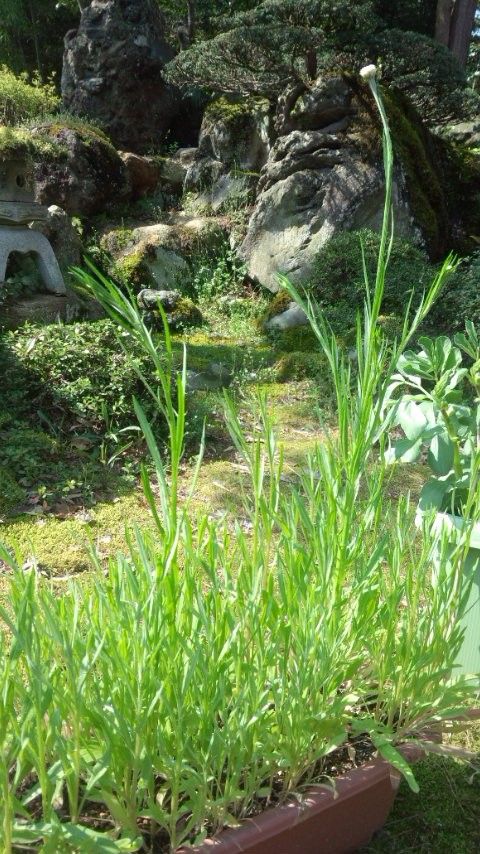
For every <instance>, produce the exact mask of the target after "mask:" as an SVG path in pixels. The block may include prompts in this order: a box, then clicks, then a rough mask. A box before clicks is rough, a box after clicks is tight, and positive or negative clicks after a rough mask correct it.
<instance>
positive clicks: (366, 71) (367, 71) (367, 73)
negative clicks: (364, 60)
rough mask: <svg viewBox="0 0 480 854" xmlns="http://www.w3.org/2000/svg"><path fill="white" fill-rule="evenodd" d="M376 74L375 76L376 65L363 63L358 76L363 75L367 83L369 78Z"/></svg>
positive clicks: (374, 76)
mask: <svg viewBox="0 0 480 854" xmlns="http://www.w3.org/2000/svg"><path fill="white" fill-rule="evenodd" d="M376 76H377V66H376V65H365V66H364V68H361V69H360V77H363V79H364V80H366V81H367V83H369V82H370V80H375V78H376Z"/></svg>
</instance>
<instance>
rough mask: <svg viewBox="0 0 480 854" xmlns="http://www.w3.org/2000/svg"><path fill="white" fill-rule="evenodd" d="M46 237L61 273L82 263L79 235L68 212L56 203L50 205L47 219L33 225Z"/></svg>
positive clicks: (81, 247)
mask: <svg viewBox="0 0 480 854" xmlns="http://www.w3.org/2000/svg"><path fill="white" fill-rule="evenodd" d="M35 229H36V230H37V231H41V232H42V234H44V235H45V237H47V238H48V240H49V241H50V244H51V246H52V249H53V251H54V252H55V256H56V259H57V261H58V263H59V266H60V269H61V271H62V273H63V274H64V275H65V274H66V273H67V272H68V270H69V269H70V267H78V266H80V264H81V263H82V255H83V245H82V240H81V237H80V235H79V233H78V231H77V230H76V228H74V226H73V225H72V221H71V219H70V217H69V216H68V214H66V213H65V211H64V210H62V208H59V207H58V205H50V207H49V208H48V211H47V219H46V221H45V222H44V223H42V224H38V225H36V226H35Z"/></svg>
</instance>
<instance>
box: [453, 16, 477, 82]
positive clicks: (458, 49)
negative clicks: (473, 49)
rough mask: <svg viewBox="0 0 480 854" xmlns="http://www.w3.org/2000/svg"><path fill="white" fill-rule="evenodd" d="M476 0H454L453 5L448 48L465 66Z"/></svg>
mask: <svg viewBox="0 0 480 854" xmlns="http://www.w3.org/2000/svg"><path fill="white" fill-rule="evenodd" d="M476 9H477V0H456V3H455V5H454V7H453V14H452V25H451V29H450V40H449V45H448V46H449V48H450V50H451V51H452V53H453V54H455V56H456V57H457V59H458V61H459V62H460V65H462V66H463V68H465V66H466V64H467V60H468V50H469V47H470V42H471V40H472V32H473V25H474V23H475V12H476Z"/></svg>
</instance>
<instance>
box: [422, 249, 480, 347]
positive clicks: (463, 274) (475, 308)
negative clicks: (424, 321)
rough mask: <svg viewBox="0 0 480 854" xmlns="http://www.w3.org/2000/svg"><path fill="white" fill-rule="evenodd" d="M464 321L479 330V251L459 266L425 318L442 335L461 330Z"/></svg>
mask: <svg viewBox="0 0 480 854" xmlns="http://www.w3.org/2000/svg"><path fill="white" fill-rule="evenodd" d="M466 320H471V321H472V322H473V323H474V324H475V326H476V327H477V328H478V329H480V250H478V251H477V252H474V254H473V255H472V256H471V257H470V258H465V259H464V260H463V261H462V262H461V263H460V265H459V267H458V268H457V270H456V271H455V273H454V274H453V276H452V277H451V278H450V280H449V281H448V282H447V285H446V287H445V290H444V292H443V294H442V296H441V298H440V299H439V301H438V303H437V305H436V306H435V308H434V309H433V311H432V313H431V315H430V318H429V322H430V325H431V326H434V327H436V328H437V329H439V330H443V331H445V332H452V331H455V330H460V329H461V330H463V329H464V327H465V321H466Z"/></svg>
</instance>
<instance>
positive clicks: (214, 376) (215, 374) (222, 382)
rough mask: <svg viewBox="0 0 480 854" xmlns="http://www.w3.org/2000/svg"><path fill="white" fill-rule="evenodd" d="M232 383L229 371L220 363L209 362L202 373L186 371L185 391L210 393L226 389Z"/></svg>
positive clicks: (231, 375)
mask: <svg viewBox="0 0 480 854" xmlns="http://www.w3.org/2000/svg"><path fill="white" fill-rule="evenodd" d="M232 382H233V374H232V372H231V370H230V369H229V368H228V367H227V365H224V364H223V363H222V362H209V363H208V365H207V366H206V367H205V368H204V370H203V371H187V391H190V392H192V391H212V390H214V389H220V388H228V386H230V385H231V384H232Z"/></svg>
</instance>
